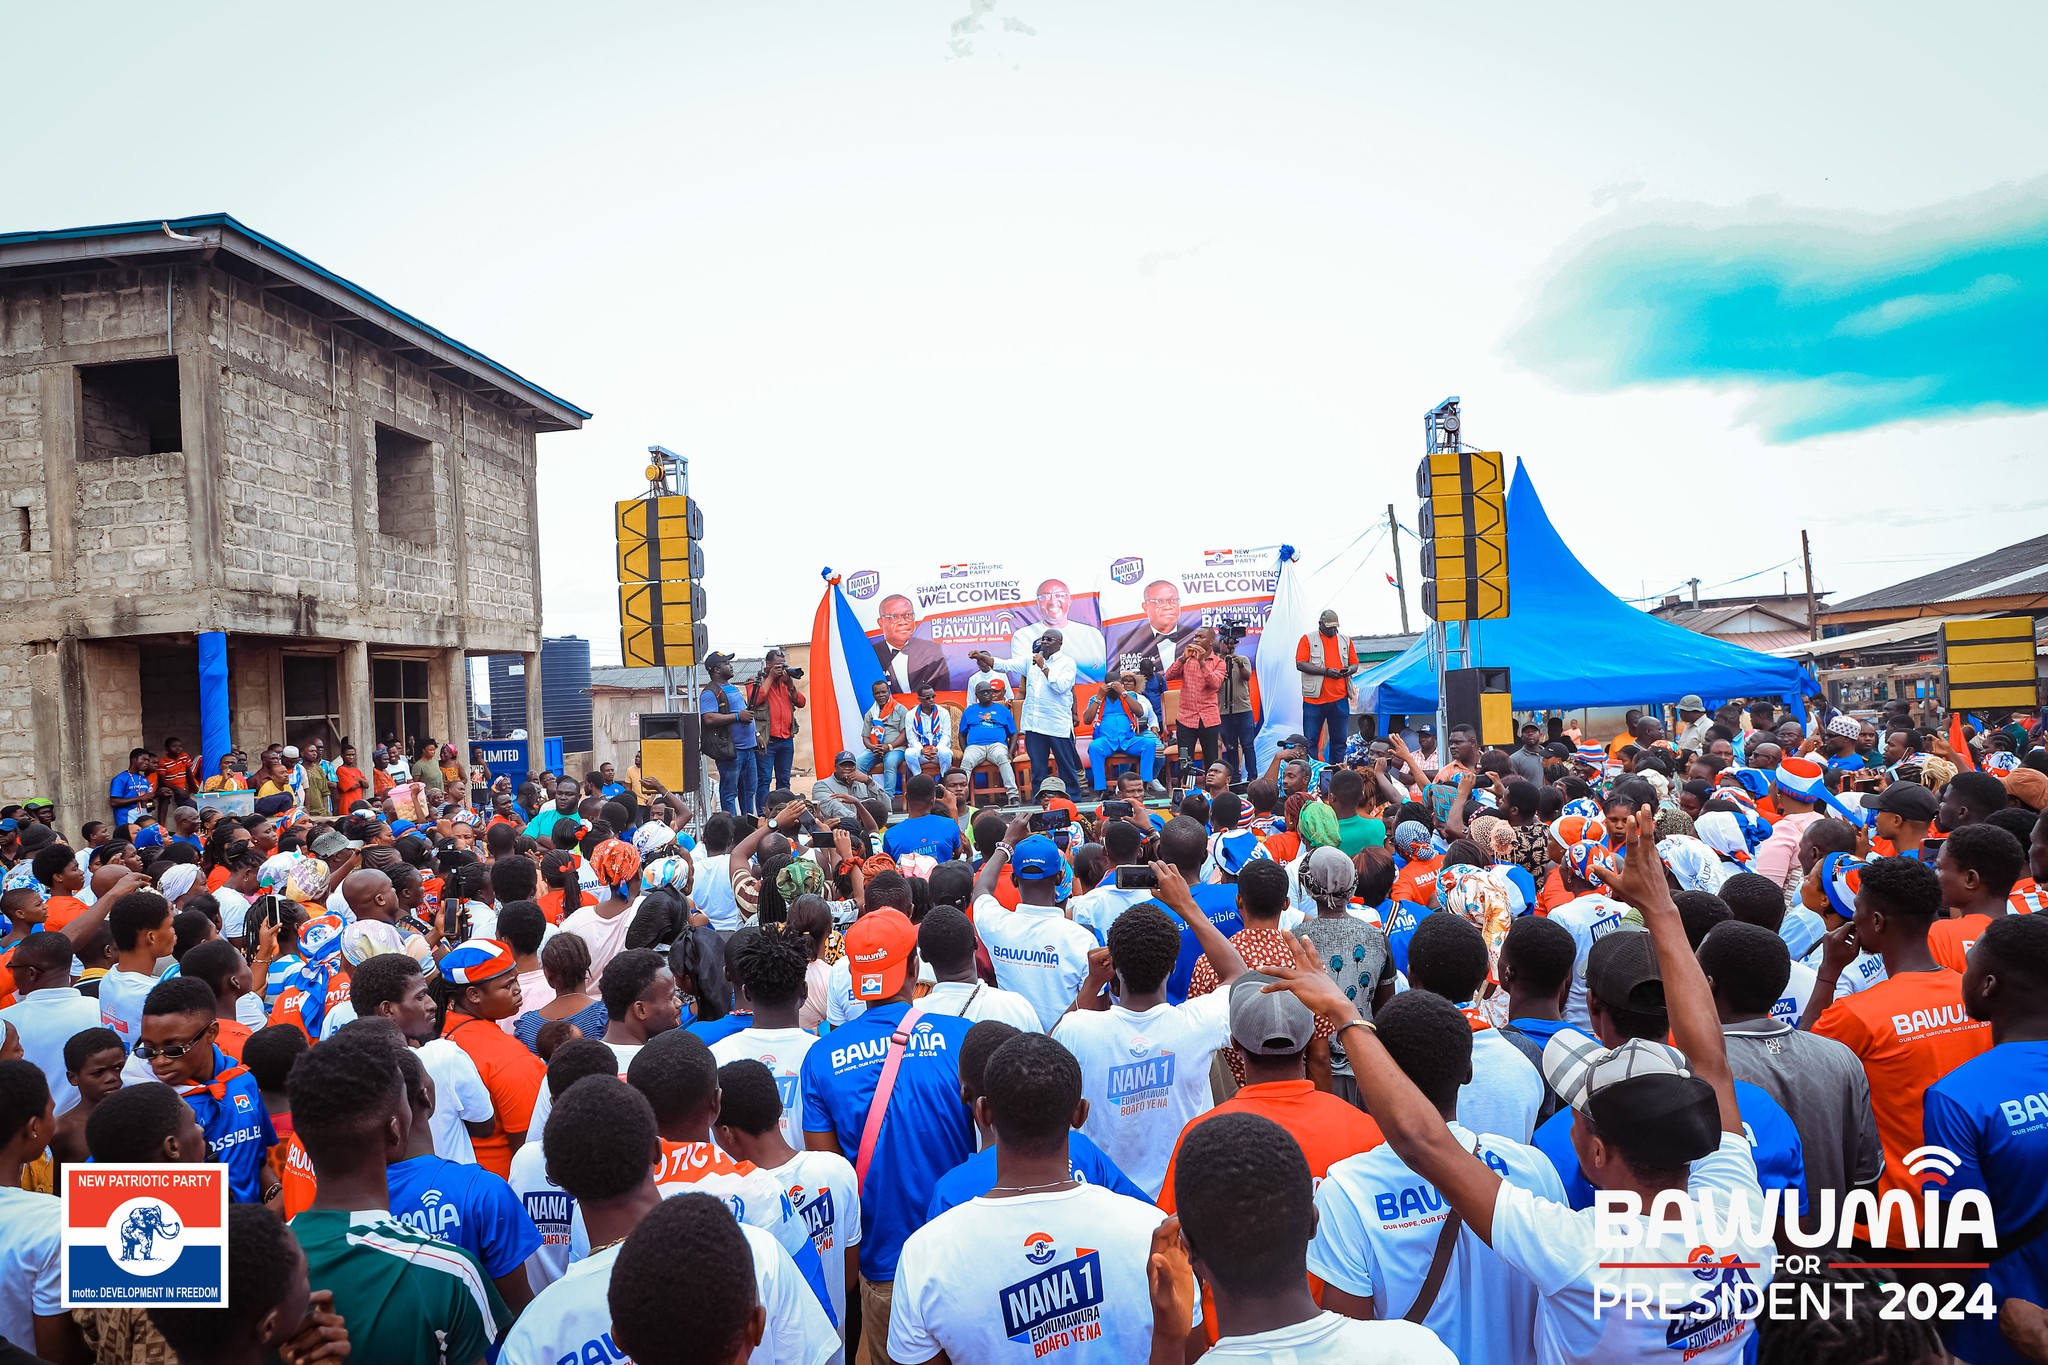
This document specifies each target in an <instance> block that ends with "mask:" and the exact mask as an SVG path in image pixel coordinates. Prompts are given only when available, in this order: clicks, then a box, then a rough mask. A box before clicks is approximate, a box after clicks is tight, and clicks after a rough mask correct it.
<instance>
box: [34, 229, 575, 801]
mask: <svg viewBox="0 0 2048 1365" xmlns="http://www.w3.org/2000/svg"><path fill="white" fill-rule="evenodd" d="M166 356H175V357H176V360H177V374H178V382H179V390H180V393H179V398H180V412H181V429H182V432H183V442H182V443H183V445H184V447H185V449H184V450H183V451H173V452H167V453H161V454H147V453H142V454H120V455H117V456H114V457H113V458H99V459H95V458H91V457H90V455H91V453H92V452H91V451H89V450H86V449H85V447H87V446H88V445H90V446H91V447H92V448H94V449H96V450H99V451H107V450H130V451H132V450H135V449H137V448H138V447H139V448H140V449H141V450H144V451H146V450H147V441H146V436H145V434H144V433H142V432H140V431H138V430H135V429H133V426H134V424H133V423H132V422H129V423H126V424H125V425H124V423H123V421H122V415H121V414H120V413H119V412H118V411H113V410H109V409H108V408H107V407H106V405H104V404H100V403H97V402H89V401H88V400H87V396H86V393H85V391H84V390H85V386H84V385H83V384H82V383H81V380H80V367H82V366H89V365H97V364H105V363H114V362H122V361H135V360H154V359H161V358H163V357H166ZM379 424H382V425H384V426H387V427H390V428H392V429H394V430H396V431H398V432H401V433H403V434H405V435H407V436H409V437H412V438H414V439H416V440H419V441H423V442H425V446H424V455H423V457H422V458H421V459H420V461H419V463H418V465H417V467H415V468H411V469H408V470H406V471H405V473H404V478H403V479H402V480H401V481H400V483H399V484H398V485H396V486H395V487H394V486H393V485H391V483H390V481H389V480H387V491H399V490H402V491H403V492H404V494H405V496H406V497H407V499H408V503H409V507H410V508H411V510H413V511H414V512H416V513H417V515H413V516H408V517H400V518H397V519H396V523H397V525H398V526H399V527H400V529H403V530H404V531H405V532H406V534H404V535H402V536H394V535H388V534H385V533H384V532H382V531H381V530H380V528H379V515H378V495H379V490H378V477H377V474H378V471H377V462H376V439H377V428H378V426H379ZM81 454H84V455H86V456H87V458H83V459H81V458H80V456H81ZM535 458H536V449H535V431H534V418H533V416H532V415H531V414H529V413H526V412H524V411H522V410H517V409H511V408H507V407H505V406H501V405H500V404H498V403H494V402H492V401H491V400H490V399H489V398H488V397H487V396H483V395H475V394H471V393H469V392H468V391H467V390H465V389H463V388H462V387H460V386H459V385H457V384H455V383H453V382H451V381H450V380H449V379H447V378H446V377H445V376H443V375H439V374H436V373H434V372H432V371H430V370H427V369H426V368H424V367H423V366H421V365H418V364H415V363H413V360H412V359H410V358H408V357H406V356H404V355H401V354H399V353H397V352H395V351H394V350H392V349H390V348H388V347H386V346H384V345H382V344H380V343H378V342H376V341H374V340H372V339H369V338H365V337H363V336H360V335H358V334H356V333H354V332H351V331H349V330H347V329H346V328H343V327H338V326H337V325H336V324H334V323H332V322H329V321H327V320H325V319H324V318H321V317H318V316H315V315H314V314H313V313H312V312H309V311H308V310H306V309H305V308H302V307H300V306H298V305H297V304H295V303H292V302H290V301H288V300H287V299H286V298H284V297H282V296H280V295H279V294H278V293H276V292H274V291H266V290H264V289H262V288H260V287H258V286H257V285H256V284H254V283H251V282H248V281H244V280H238V279H234V278H232V277H231V276H230V275H229V274H228V273H227V272H225V271H223V270H221V269H217V268H211V267H203V266H196V265H190V264H188V265H181V266H178V267H175V268H162V267H153V268H146V269H111V268H109V269H98V270H93V269H81V270H80V271H79V272H78V273H77V274H74V275H65V276H56V277H41V278H21V277H10V278H4V279H0V549H4V550H5V551H7V553H5V554H0V608H4V610H0V718H4V717H6V716H8V715H13V716H15V717H16V718H17V723H16V724H15V725H14V726H12V727H10V726H8V725H7V724H6V722H5V721H4V719H0V798H6V799H19V798H21V797H22V796H25V795H35V794H38V793H41V794H46V795H52V796H55V797H57V798H58V800H59V802H60V810H61V811H63V813H64V818H65V819H67V820H70V821H73V822H74V823H75V821H76V820H77V819H80V818H94V817H97V816H100V815H102V814H103V813H104V812H103V809H102V808H103V806H104V804H105V802H104V788H105V783H106V781H107V779H108V777H109V776H111V774H112V773H113V772H115V771H118V770H119V769H120V768H121V767H123V766H125V764H126V762H127V751H128V749H129V748H131V747H133V746H135V745H136V744H138V743H143V742H145V741H146V740H150V739H155V738H160V737H145V736H143V735H141V734H140V733H139V728H140V715H141V707H140V698H139V692H138V688H139V684H138V683H137V681H136V677H137V670H136V651H135V645H134V643H133V641H134V640H136V639H138V638H155V639H160V640H167V641H177V640H189V639H190V638H191V635H192V633H193V632H196V631H201V630H226V631H228V632H229V633H230V635H231V637H234V638H237V639H248V638H253V639H257V640H264V641H266V643H264V644H262V645H260V646H259V645H256V644H251V645H249V646H246V647H245V646H242V645H239V644H238V645H237V646H236V647H235V648H234V649H233V650H231V657H230V671H231V673H232V675H233V698H234V700H233V711H234V714H233V722H232V723H233V726H234V732H235V738H236V740H237V742H238V743H240V744H241V745H243V746H244V747H253V746H255V745H258V744H261V743H263V742H265V741H268V740H270V739H274V738H276V737H277V730H278V729H279V727H280V725H281V721H282V717H281V708H282V692H281V680H280V679H279V678H278V677H276V676H274V675H275V673H276V669H275V666H274V665H275V660H276V652H277V645H278V644H282V643H283V642H287V641H290V640H292V639H301V640H304V639H322V640H339V641H343V642H368V644H369V645H370V647H371V648H393V647H396V648H409V649H432V650H445V649H457V650H459V649H462V648H468V649H470V650H474V651H476V652H479V653H481V652H508V653H524V652H527V651H529V650H532V649H537V648H538V644H539V634H540V629H539V628H540V620H539V594H538V586H537V585H538V578H537V575H538V563H537V546H536V542H535V519H534V511H533V499H534V486H535ZM124 639H125V640H127V641H129V643H125V644H124V643H121V641H123V640H124ZM268 642H275V643H268ZM357 647H358V648H359V647H360V646H359V645H358V646H357ZM347 657H348V658H349V659H350V660H352V661H358V662H359V661H360V656H359V655H358V654H356V653H355V652H354V651H353V650H351V651H349V652H347ZM356 671H357V672H361V671H362V670H361V669H359V668H358V669H357V670H356ZM31 674H33V676H34V679H35V681H34V683H33V684H31V682H30V675H31ZM355 690H356V691H358V692H359V691H361V690H362V689H361V688H360V687H358V688H356V689H355ZM351 696H352V697H354V693H353V692H352V693H351ZM31 698H32V699H33V700H32V701H31ZM356 700H359V701H360V700H364V699H362V698H356ZM434 703H435V704H434V715H435V718H436V725H437V727H438V726H439V725H440V723H441V718H442V717H444V716H447V715H449V714H451V713H453V712H454V711H455V710H456V709H457V708H458V707H459V699H457V698H455V697H454V696H453V695H452V694H451V693H450V692H449V691H448V689H447V687H446V686H445V684H444V685H439V686H438V689H437V692H436V695H435V698H434ZM31 709H33V711H34V717H33V718H29V712H30V710H31ZM360 709H362V710H363V711H364V713H365V717H364V718H365V719H366V718H367V706H366V705H364V706H363V707H361V708H360ZM49 717H54V718H55V719H54V720H53V721H48V723H46V719H47V718H49ZM45 730H47V731H49V732H50V733H49V734H43V733H41V732H42V731H45ZM24 731H35V732H36V733H32V734H24ZM39 770H47V771H39ZM74 788H75V789H76V790H72V789H74Z"/></svg>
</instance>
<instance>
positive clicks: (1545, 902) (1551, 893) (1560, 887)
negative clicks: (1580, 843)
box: [1536, 867, 1576, 915]
mask: <svg viewBox="0 0 2048 1365" xmlns="http://www.w3.org/2000/svg"><path fill="white" fill-rule="evenodd" d="M1574 899H1576V897H1574V896H1573V895H1572V893H1571V892H1569V891H1567V890H1565V889H1564V873H1563V871H1562V870H1560V869H1558V868H1555V867H1553V868H1551V869H1550V875H1549V876H1548V877H1545V878H1544V879H1543V889H1542V890H1540V891H1538V892H1537V893H1536V913H1537V914H1539V915H1548V914H1549V913H1550V912H1551V911H1553V910H1555V909H1557V907H1558V906H1560V905H1569V904H1571V903H1572V901H1573V900H1574Z"/></svg>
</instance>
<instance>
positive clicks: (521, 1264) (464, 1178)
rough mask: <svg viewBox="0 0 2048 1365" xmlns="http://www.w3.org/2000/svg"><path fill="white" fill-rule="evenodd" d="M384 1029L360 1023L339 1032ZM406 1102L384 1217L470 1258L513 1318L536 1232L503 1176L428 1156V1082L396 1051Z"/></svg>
mask: <svg viewBox="0 0 2048 1365" xmlns="http://www.w3.org/2000/svg"><path fill="white" fill-rule="evenodd" d="M380 1027H383V1025H381V1024H378V1023H371V1022H369V1021H362V1022H358V1023H352V1024H344V1025H342V1031H343V1032H346V1031H348V1030H351V1029H358V1028H380ZM398 1069H399V1070H400V1071H401V1072H403V1073H404V1074H405V1097H406V1101H407V1102H408V1103H409V1104H410V1105H411V1106H412V1131H411V1135H410V1136H409V1137H408V1138H407V1139H406V1148H405V1159H404V1160H403V1161H394V1162H393V1163H391V1165H390V1166H389V1167H388V1168H387V1169H386V1171H385V1179H386V1180H388V1181H389V1182H390V1185H391V1216H392V1217H393V1218H396V1219H397V1220H398V1221H399V1222H401V1223H404V1224H405V1225H406V1226H408V1227H410V1228H411V1229H412V1230H413V1231H415V1232H418V1233H421V1234H423V1235H425V1236H428V1237H438V1238H439V1239H440V1240H442V1241H444V1242H451V1243H453V1244H454V1245H456V1246H459V1247H461V1248H462V1249H463V1250H464V1251H466V1252H468V1253H469V1254H470V1255H472V1256H474V1257H476V1259H477V1263H478V1264H480V1265H481V1266H483V1268H484V1273H485V1274H486V1275H489V1276H490V1277H491V1279H492V1280H493V1281H495V1282H496V1284H497V1286H498V1293H499V1295H500V1296H501V1297H503V1298H504V1300H505V1306H506V1307H507V1308H509V1309H511V1310H512V1311H513V1312H514V1313H517V1312H518V1311H519V1310H520V1309H522V1308H524V1307H525V1306H526V1304H527V1301H528V1300H529V1299H531V1298H532V1297H533V1289H532V1287H531V1286H530V1285H529V1284H528V1282H527V1279H526V1258H527V1257H529V1256H531V1255H533V1253H534V1252H536V1251H538V1250H540V1246H541V1235H540V1229H539V1228H537V1227H535V1226H534V1223H533V1219H532V1218H531V1217H529V1216H528V1215H527V1212H526V1204H525V1202H524V1201H523V1200H521V1199H520V1197H519V1196H518V1195H517V1194H514V1193H513V1192H512V1187H511V1186H510V1185H508V1184H507V1183H505V1180H504V1178H503V1177H502V1176H498V1175H494V1174H492V1173H491V1172H489V1171H487V1170H485V1169H484V1168H483V1167H481V1166H479V1165H477V1164H476V1163H474V1162H468V1161H450V1160H448V1159H447V1158H446V1157H440V1156H436V1155H434V1133H433V1127H432V1124H433V1118H434V1082H433V1080H432V1079H431V1078H430V1077H429V1076H428V1075H427V1069H426V1068H425V1067H423V1066H421V1065H420V1059H419V1056H418V1055H417V1054H416V1053H415V1052H414V1051H413V1050H412V1049H411V1048H409V1047H407V1048H401V1049H399V1050H398Z"/></svg>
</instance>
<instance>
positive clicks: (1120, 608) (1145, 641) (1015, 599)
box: [839, 547, 1279, 694]
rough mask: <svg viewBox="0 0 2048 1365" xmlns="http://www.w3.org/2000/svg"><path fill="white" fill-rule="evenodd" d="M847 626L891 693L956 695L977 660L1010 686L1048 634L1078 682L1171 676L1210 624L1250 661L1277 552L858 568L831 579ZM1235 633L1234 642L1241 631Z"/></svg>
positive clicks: (1269, 601)
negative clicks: (1143, 669) (850, 619)
mask: <svg viewBox="0 0 2048 1365" xmlns="http://www.w3.org/2000/svg"><path fill="white" fill-rule="evenodd" d="M839 579H840V585H841V589H842V592H843V594H844V596H845V600H846V602H847V604H848V606H849V607H850V608H851V610H852V612H853V615H854V619H855V622H856V623H857V624H858V625H859V627H860V628H861V630H862V631H863V632H864V633H865V634H866V635H867V638H868V645H869V647H870V648H871V649H872V650H873V651H874V655H875V662H876V664H877V666H878V667H880V669H881V670H882V674H883V676H884V677H885V678H887V679H888V680H889V682H890V684H891V686H892V687H893V688H894V690H895V691H896V692H898V693H899V694H909V693H916V692H917V691H919V690H920V689H922V688H925V687H931V688H933V689H935V690H936V691H939V692H942V693H953V694H961V693H963V692H964V689H965V687H966V685H967V682H968V680H969V679H970V678H972V677H973V676H974V675H975V674H976V673H977V672H978V671H980V663H979V662H978V661H977V659H976V657H975V656H976V655H977V654H982V653H986V654H987V655H988V657H989V659H990V661H991V662H992V663H993V665H994V666H995V668H996V670H997V671H998V672H1000V673H1002V674H1004V675H1005V676H1006V677H1007V678H1008V679H1010V680H1011V682H1012V683H1016V682H1018V681H1020V680H1021V679H1022V677H1023V674H1024V670H1025V669H1026V668H1028V667H1030V664H1031V654H1032V651H1033V649H1034V648H1035V647H1036V646H1037V644H1038V642H1039V641H1040V639H1041V638H1042V637H1043V636H1044V635H1045V633H1046V632H1047V631H1048V630H1057V631H1059V632H1060V635H1061V645H1060V649H1061V651H1062V652H1063V653H1065V654H1067V655H1069V656H1070V657H1072V659H1073V660H1074V663H1075V666H1076V669H1077V671H1078V673H1079V678H1080V681H1082V682H1084V683H1100V682H1101V681H1102V680H1103V676H1104V673H1105V671H1106V670H1107V669H1109V668H1116V669H1119V670H1122V669H1138V668H1139V667H1140V665H1141V664H1142V663H1143V661H1145V660H1147V659H1150V660H1152V661H1153V663H1154V665H1155V666H1156V667H1158V668H1159V669H1161V670H1164V669H1166V668H1169V667H1171V665H1172V664H1173V662H1174V660H1175V659H1176V658H1177V657H1178V655H1179V651H1180V650H1181V649H1182V648H1183V647H1185V645H1186V644H1187V641H1188V639H1189V638H1190V637H1191V636H1193V635H1194V633H1195V632H1196V631H1197V630H1199V629H1201V628H1203V627H1205V626H1207V627H1211V628H1215V629H1217V630H1218V631H1219V634H1228V635H1230V636H1231V637H1233V638H1232V640H1231V647H1232V648H1234V649H1235V650H1236V651H1237V652H1238V653H1240V654H1242V655H1244V656H1245V657H1246V658H1247V659H1250V660H1252V662H1253V664H1254V666H1256V663H1257V655H1258V647H1259V640H1260V637H1261V636H1262V635H1263V633H1264V630H1265V623H1266V616H1267V614H1268V613H1269V612H1270V611H1271V610H1272V605H1273V592H1274V589H1275V587H1276V586H1277V585H1278V582H1279V564H1278V557H1277V555H1276V553H1275V551H1274V550H1273V549H1272V548H1271V547H1268V548H1266V549H1261V550H1249V549H1248V550H1201V551H1185V550H1182V551H1171V552H1168V553H1165V554H1157V553H1148V554H1115V555H1109V556H1106V557H1103V558H1100V559H1096V560H1093V561H1084V562H1080V563H1065V564H1056V563H1047V562H1045V561H1044V559H1041V558H1031V559H1018V560H1005V561H997V560H954V561H950V562H932V563H924V564H909V565H890V566H882V567H861V568H856V569H852V570H848V571H846V572H844V573H842V574H841V575H839ZM1239 632H1241V634H1240V633H1239Z"/></svg>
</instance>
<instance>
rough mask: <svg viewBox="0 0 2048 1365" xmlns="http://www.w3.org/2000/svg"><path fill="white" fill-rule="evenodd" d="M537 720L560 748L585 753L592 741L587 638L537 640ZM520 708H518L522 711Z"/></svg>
mask: <svg viewBox="0 0 2048 1365" xmlns="http://www.w3.org/2000/svg"><path fill="white" fill-rule="evenodd" d="M540 686H541V720H542V724H543V726H544V727H545V728H546V731H547V734H548V736H549V737H550V738H554V737H557V736H559V737H560V738H561V741H562V748H563V749H564V751H566V752H568V753H572V754H587V753H589V752H590V750H591V745H592V742H593V737H592V729H593V726H592V720H591V702H590V641H588V640H586V639H584V638H582V637H581V636H579V635H559V636H556V637H555V638H554V639H551V640H542V641H541V642H540ZM524 709H525V708H524V707H521V711H522V713H523V712H524Z"/></svg>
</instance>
